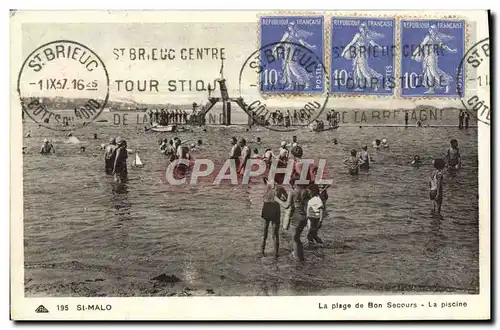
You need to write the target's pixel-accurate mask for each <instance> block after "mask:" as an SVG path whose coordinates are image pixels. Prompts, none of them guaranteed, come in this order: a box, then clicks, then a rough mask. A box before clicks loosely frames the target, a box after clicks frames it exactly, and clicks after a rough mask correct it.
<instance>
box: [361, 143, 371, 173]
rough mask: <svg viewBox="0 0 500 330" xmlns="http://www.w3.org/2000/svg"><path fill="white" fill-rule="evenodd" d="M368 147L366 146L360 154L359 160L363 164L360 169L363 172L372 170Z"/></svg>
mask: <svg viewBox="0 0 500 330" xmlns="http://www.w3.org/2000/svg"><path fill="white" fill-rule="evenodd" d="M367 150H368V146H366V145H364V146H363V150H362V151H361V152H360V153H359V159H360V160H361V162H362V163H361V164H360V165H359V168H360V169H361V170H363V171H368V170H370V155H369V154H368V151H367Z"/></svg>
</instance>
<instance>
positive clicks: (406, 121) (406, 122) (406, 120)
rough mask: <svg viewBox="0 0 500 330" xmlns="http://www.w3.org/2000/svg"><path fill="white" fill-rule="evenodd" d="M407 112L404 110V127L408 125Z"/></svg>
mask: <svg viewBox="0 0 500 330" xmlns="http://www.w3.org/2000/svg"><path fill="white" fill-rule="evenodd" d="M408 117H409V115H408V112H405V127H406V126H408Z"/></svg>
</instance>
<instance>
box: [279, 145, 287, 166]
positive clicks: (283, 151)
mask: <svg viewBox="0 0 500 330" xmlns="http://www.w3.org/2000/svg"><path fill="white" fill-rule="evenodd" d="M278 157H279V160H280V161H284V162H286V160H287V159H288V148H287V147H286V142H285V141H281V145H280V149H279V154H278Z"/></svg>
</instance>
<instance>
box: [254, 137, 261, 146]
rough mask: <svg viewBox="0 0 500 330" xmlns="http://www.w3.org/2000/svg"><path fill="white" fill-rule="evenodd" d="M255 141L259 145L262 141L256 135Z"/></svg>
mask: <svg viewBox="0 0 500 330" xmlns="http://www.w3.org/2000/svg"><path fill="white" fill-rule="evenodd" d="M255 143H257V144H258V145H260V144H261V143H262V141H261V140H260V137H259V136H257V139H256V141H255Z"/></svg>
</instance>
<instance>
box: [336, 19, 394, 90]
mask: <svg viewBox="0 0 500 330" xmlns="http://www.w3.org/2000/svg"><path fill="white" fill-rule="evenodd" d="M383 37H384V35H383V34H382V33H378V32H375V31H372V30H370V29H368V27H367V26H366V23H361V24H360V25H359V32H358V33H356V34H355V35H354V37H353V38H352V40H351V42H350V43H349V44H348V45H347V46H346V47H345V49H344V51H343V52H342V55H341V56H342V57H344V58H346V59H348V60H352V70H353V78H354V82H355V86H356V89H355V90H357V91H359V90H361V89H363V88H366V87H373V89H374V90H375V91H377V90H378V81H379V80H381V79H382V75H381V74H380V73H378V72H377V71H375V70H373V69H372V68H371V67H370V66H369V65H368V52H367V51H366V50H367V49H369V48H370V47H380V48H382V47H381V46H379V45H378V44H377V43H376V42H375V40H377V39H381V38H383ZM372 78H375V79H376V80H377V83H376V84H375V85H374V86H371V84H372ZM361 86H363V87H361Z"/></svg>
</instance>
